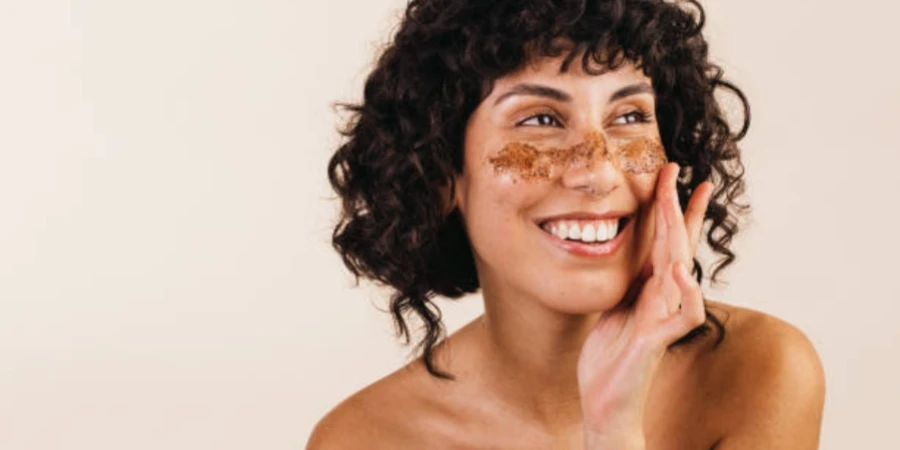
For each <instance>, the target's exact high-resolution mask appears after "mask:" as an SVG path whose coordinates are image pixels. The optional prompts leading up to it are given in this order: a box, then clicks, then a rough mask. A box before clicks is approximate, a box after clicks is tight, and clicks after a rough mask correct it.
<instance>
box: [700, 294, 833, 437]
mask: <svg viewBox="0 0 900 450" xmlns="http://www.w3.org/2000/svg"><path fill="white" fill-rule="evenodd" d="M708 305H709V307H710V311H711V312H713V313H714V314H715V313H716V312H719V313H724V316H725V317H724V320H723V322H724V325H725V330H726V335H725V339H724V340H723V341H722V343H721V345H720V348H719V349H717V350H716V351H715V352H712V353H710V354H717V356H715V357H714V358H709V360H710V361H711V362H710V364H709V365H708V381H709V384H708V385H707V387H708V388H710V389H711V390H712V391H713V392H712V393H713V395H711V396H710V399H711V401H712V402H715V405H713V408H711V409H712V410H714V411H715V413H716V414H715V415H716V417H717V419H716V420H717V421H719V428H720V429H721V430H723V435H724V436H725V439H724V441H723V445H722V446H721V447H719V448H731V447H732V446H736V447H741V446H743V445H764V446H769V447H768V448H816V447H815V446H816V445H817V442H812V441H815V440H816V439H818V431H819V427H820V425H821V418H822V410H823V407H824V397H825V373H824V369H823V366H822V362H821V360H820V358H819V354H818V352H817V351H816V349H815V347H814V346H813V344H812V342H811V341H810V339H809V338H808V337H807V336H806V334H805V333H803V331H801V330H800V329H798V328H797V327H796V326H794V325H792V324H790V323H788V322H786V321H784V320H782V319H779V318H777V317H775V316H772V315H770V314H766V313H763V312H760V311H756V310H752V309H748V308H741V307H738V306H734V305H728V304H725V303H719V302H708ZM719 315H721V314H717V316H719ZM712 361H714V362H712ZM775 424H777V425H775ZM791 428H793V430H791ZM767 439H768V440H767ZM751 441H752V442H751ZM788 441H790V442H788ZM725 444H728V445H725ZM752 448H755V447H752Z"/></svg>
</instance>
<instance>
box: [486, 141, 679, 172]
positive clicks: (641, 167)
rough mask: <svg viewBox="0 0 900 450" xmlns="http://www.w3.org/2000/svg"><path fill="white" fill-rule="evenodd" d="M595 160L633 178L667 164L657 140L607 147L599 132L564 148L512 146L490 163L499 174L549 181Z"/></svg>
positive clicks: (524, 144)
mask: <svg viewBox="0 0 900 450" xmlns="http://www.w3.org/2000/svg"><path fill="white" fill-rule="evenodd" d="M595 158H600V159H601V160H611V161H613V162H614V163H615V164H616V166H617V167H618V168H619V169H620V170H622V171H624V172H627V173H630V174H634V175H639V174H644V173H651V172H656V171H659V170H660V169H661V168H662V167H663V166H664V165H665V164H666V162H668V160H667V158H666V153H665V150H664V149H663V146H662V144H661V143H660V142H659V140H657V139H652V138H648V137H645V136H641V137H637V138H632V139H615V140H613V142H612V145H608V143H607V139H606V137H605V135H604V134H603V133H600V132H597V131H594V132H591V133H590V134H589V135H588V136H587V137H586V138H585V140H584V141H583V142H581V143H578V144H575V145H572V146H570V147H565V148H555V147H551V148H547V149H538V148H537V147H535V146H534V145H531V144H528V143H524V142H511V143H509V144H507V145H506V146H504V147H503V148H502V149H501V150H500V152H499V153H498V154H497V156H495V157H491V158H489V159H488V162H489V163H490V164H491V165H492V166H493V167H494V170H495V171H496V172H498V173H511V174H512V175H514V176H515V177H516V178H517V179H522V180H526V181H532V180H542V181H549V180H550V179H551V178H553V177H555V176H556V174H559V173H562V171H563V170H564V169H566V168H569V167H572V166H576V165H583V166H585V167H587V168H591V167H592V165H593V163H594V161H595Z"/></svg>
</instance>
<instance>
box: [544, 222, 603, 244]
mask: <svg viewBox="0 0 900 450" xmlns="http://www.w3.org/2000/svg"><path fill="white" fill-rule="evenodd" d="M544 229H545V230H547V231H549V232H551V233H553V234H554V235H555V236H557V237H558V238H560V239H569V240H573V241H582V242H603V241H608V240H610V239H612V238H614V237H616V233H618V232H619V220H618V219H606V220H556V221H552V222H547V223H545V224H544Z"/></svg>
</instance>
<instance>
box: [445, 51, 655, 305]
mask: <svg viewBox="0 0 900 450" xmlns="http://www.w3.org/2000/svg"><path fill="white" fill-rule="evenodd" d="M562 59H563V57H559V58H544V59H541V60H538V61H536V62H535V63H533V64H530V65H527V66H526V67H525V68H524V69H522V70H520V71H518V72H516V73H513V74H510V75H508V76H506V77H503V78H501V79H499V80H497V81H496V82H495V84H494V89H493V90H492V92H491V94H490V95H489V96H488V97H487V98H485V99H484V101H482V102H481V104H480V105H479V106H478V107H477V108H476V110H475V111H474V112H473V114H472V115H471V117H470V119H469V123H468V125H467V130H466V136H465V157H464V160H465V166H464V168H463V173H462V175H461V176H460V177H459V179H458V180H457V187H456V196H457V206H458V207H459V209H460V212H461V213H462V215H463V217H464V220H465V224H466V228H467V231H468V234H469V238H470V240H471V242H472V246H473V250H474V253H475V259H476V265H477V268H478V274H479V279H480V281H481V285H482V286H483V287H484V289H485V290H486V291H487V290H494V291H502V292H504V293H506V294H507V295H513V296H516V297H517V298H520V297H528V298H531V299H536V300H537V301H539V302H540V303H542V304H543V305H545V306H547V307H550V308H552V309H554V310H558V311H563V312H568V313H589V312H597V311H600V310H606V309H610V308H612V307H613V306H615V304H616V303H618V302H619V301H620V300H621V299H622V298H623V296H624V295H625V292H626V290H627V288H628V286H629V284H630V283H631V281H632V280H633V279H634V278H635V277H636V276H637V274H638V273H639V271H640V268H641V267H642V266H643V262H644V261H645V260H646V258H647V256H648V254H649V250H650V243H651V239H652V236H653V234H652V233H653V226H652V224H653V223H654V222H653V217H654V216H653V214H654V213H653V208H652V207H651V206H652V201H653V197H654V189H655V185H656V179H657V176H658V173H659V170H660V169H661V168H662V167H663V165H664V164H665V162H666V160H665V153H664V151H663V149H662V146H661V145H660V144H659V142H660V140H659V130H658V126H657V123H656V120H655V116H654V111H655V103H654V94H653V90H652V87H651V84H650V79H649V78H647V77H646V76H645V75H644V74H643V73H642V72H641V71H640V70H639V69H636V68H635V66H634V65H630V64H629V65H625V66H623V67H622V68H620V69H618V70H616V71H610V72H607V73H605V74H603V75H591V74H587V73H585V72H584V71H583V70H582V68H581V65H580V64H579V62H580V59H579V58H576V59H575V60H574V61H575V63H573V64H572V65H571V66H570V67H569V70H568V72H566V73H559V66H560V63H561V61H562ZM576 230H577V231H576ZM613 233H614V234H613ZM598 241H599V242H598Z"/></svg>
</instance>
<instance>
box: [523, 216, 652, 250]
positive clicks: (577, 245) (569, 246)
mask: <svg viewBox="0 0 900 450" xmlns="http://www.w3.org/2000/svg"><path fill="white" fill-rule="evenodd" d="M633 222H634V219H633V218H632V219H630V220H628V223H626V224H625V228H624V229H623V230H622V231H620V232H619V234H617V235H616V237H614V238H613V239H612V240H611V241H607V242H604V243H602V244H585V243H581V242H575V241H568V240H565V239H560V238H559V237H557V236H556V235H554V234H551V233H550V232H549V231H547V230H544V229H543V228H540V227H538V228H540V230H541V233H543V234H544V236H547V238H549V239H550V242H552V243H554V244H555V245H556V246H558V247H560V248H562V249H563V250H565V251H567V252H569V253H571V254H573V255H576V256H588V257H600V256H610V255H612V254H614V253H615V252H616V251H617V250H618V249H619V247H621V246H622V242H624V241H625V235H626V234H629V233H630V232H631V224H632V223H633Z"/></svg>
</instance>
